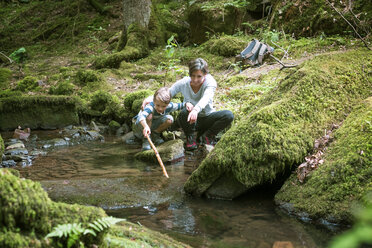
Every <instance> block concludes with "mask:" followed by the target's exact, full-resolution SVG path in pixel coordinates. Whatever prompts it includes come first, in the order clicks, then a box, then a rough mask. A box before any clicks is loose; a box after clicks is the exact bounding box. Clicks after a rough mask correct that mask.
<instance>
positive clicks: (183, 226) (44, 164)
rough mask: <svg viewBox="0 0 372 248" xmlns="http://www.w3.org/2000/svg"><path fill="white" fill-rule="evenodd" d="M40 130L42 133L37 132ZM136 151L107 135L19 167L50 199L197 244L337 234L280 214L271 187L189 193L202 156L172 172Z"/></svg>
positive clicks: (302, 241) (301, 243)
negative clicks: (217, 194)
mask: <svg viewBox="0 0 372 248" xmlns="http://www.w3.org/2000/svg"><path fill="white" fill-rule="evenodd" d="M2 135H3V137H5V138H6V136H7V135H6V134H5V135H4V134H2ZM42 136H43V134H42V132H40V133H39V134H38V137H39V138H40V137H41V138H42ZM46 136H48V137H49V136H50V135H46ZM26 146H27V145H26ZM138 151H139V148H138V147H133V146H127V145H124V144H123V142H122V141H120V140H118V139H115V138H112V137H105V142H98V141H92V142H88V143H84V144H78V145H73V146H65V147H59V148H56V149H53V150H50V151H48V153H47V155H45V156H39V157H37V158H36V159H34V160H33V163H32V165H31V166H23V167H20V166H17V167H15V168H16V169H18V170H19V171H20V173H21V176H22V177H25V178H28V179H32V180H36V181H40V182H41V184H42V186H43V188H44V189H45V190H46V191H47V192H48V194H49V196H50V197H51V198H52V199H53V200H56V201H64V202H67V203H79V204H86V205H94V206H99V207H102V208H103V209H105V211H106V212H107V214H109V215H112V216H115V217H121V218H125V219H127V220H128V221H131V222H133V223H137V224H139V225H143V226H146V227H148V228H150V229H153V230H156V231H160V232H162V233H166V234H168V235H169V236H171V237H173V238H174V239H176V240H179V241H181V242H184V243H186V244H189V245H191V246H192V247H252V248H255V247H257V248H266V247H267V248H271V247H273V245H274V243H275V242H278V241H283V242H291V243H292V244H293V246H294V247H296V248H297V247H311V248H313V247H315V248H318V247H319V248H320V247H326V245H327V243H328V242H329V240H330V239H331V238H332V236H333V235H334V234H332V232H330V231H329V230H328V229H325V228H322V227H317V226H314V225H312V224H310V223H305V222H300V221H298V220H297V219H295V218H293V217H290V216H288V215H287V214H285V213H283V212H282V211H281V210H280V209H278V207H276V206H275V204H274V202H273V196H274V194H275V192H271V191H268V190H264V189H262V190H259V191H258V192H254V193H251V194H249V195H244V196H242V197H240V198H238V199H235V200H233V201H223V200H212V199H206V198H194V197H190V196H188V195H186V194H185V193H184V192H183V184H184V182H185V181H186V180H187V178H188V176H189V175H190V174H191V173H192V171H193V170H194V169H195V168H196V167H197V164H198V161H195V159H194V158H193V157H192V156H190V155H186V157H185V158H184V159H183V160H182V161H179V162H177V163H173V164H166V169H167V172H168V174H169V177H170V178H169V179H167V178H165V176H164V175H163V174H162V169H161V167H160V166H159V165H158V164H156V163H145V162H141V161H137V160H135V159H134V154H136V153H137V152H138Z"/></svg>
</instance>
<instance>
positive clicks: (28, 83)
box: [16, 76, 39, 92]
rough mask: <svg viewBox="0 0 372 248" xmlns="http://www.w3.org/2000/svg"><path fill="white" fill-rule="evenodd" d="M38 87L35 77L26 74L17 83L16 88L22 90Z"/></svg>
mask: <svg viewBox="0 0 372 248" xmlns="http://www.w3.org/2000/svg"><path fill="white" fill-rule="evenodd" d="M38 89H39V84H38V82H37V78H35V77H32V76H27V77H25V78H24V79H22V80H21V81H19V82H18V83H17V86H16V90H19V91H22V92H28V91H36V90H38Z"/></svg>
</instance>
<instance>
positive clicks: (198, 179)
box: [185, 50, 372, 195]
mask: <svg viewBox="0 0 372 248" xmlns="http://www.w3.org/2000/svg"><path fill="white" fill-rule="evenodd" d="M363 68H372V56H371V52H367V51H359V50H357V51H348V52H345V53H340V54H334V55H322V56H318V57H315V58H314V59H313V60H311V61H308V62H306V63H304V64H303V65H302V66H301V67H300V68H298V70H297V71H296V72H294V73H293V74H292V75H290V76H288V77H287V78H286V79H285V80H283V81H281V83H280V84H279V85H278V86H277V87H276V88H273V89H272V90H271V91H269V92H268V93H266V94H265V95H264V96H263V97H262V98H261V99H260V100H259V101H257V102H256V103H255V105H254V106H249V107H247V108H245V109H244V110H243V111H244V112H245V114H246V117H242V119H241V120H240V121H239V122H238V123H237V124H236V125H234V126H233V127H232V128H231V129H230V130H228V131H227V132H226V133H225V135H224V136H222V138H221V140H220V141H219V142H218V143H217V145H216V147H215V149H214V150H213V151H212V152H211V153H210V154H209V155H208V156H207V158H206V159H204V161H203V162H202V163H201V165H200V166H199V168H198V169H196V170H195V171H194V172H193V173H192V175H191V176H190V177H189V179H188V180H187V182H186V184H185V191H186V192H188V193H191V194H195V195H202V194H203V193H204V192H205V191H206V190H207V189H208V188H209V187H211V186H212V185H213V184H214V182H215V181H216V180H217V179H218V178H219V177H221V176H222V175H223V174H225V173H227V172H229V171H231V172H232V174H233V175H234V177H235V178H236V179H237V180H238V181H239V182H241V183H242V184H243V185H245V186H246V187H247V188H248V189H251V188H254V187H256V186H259V185H265V184H270V183H271V182H273V181H274V180H283V178H282V176H283V175H284V174H285V173H286V172H288V171H289V170H291V169H292V167H293V166H294V165H298V164H299V163H301V162H302V161H303V159H304V157H305V156H306V155H307V154H308V153H309V152H311V151H312V148H313V142H314V140H315V139H317V138H319V137H320V136H322V133H323V132H324V129H327V128H328V127H330V126H331V124H332V123H334V122H338V121H341V120H343V119H344V118H345V116H346V115H347V114H349V113H350V111H351V109H352V108H353V106H354V105H355V104H357V103H359V102H360V101H361V100H363V99H365V98H367V97H368V96H369V95H370V83H369V82H370V81H371V76H370V75H368V74H366V73H363ZM364 70H365V69H364Z"/></svg>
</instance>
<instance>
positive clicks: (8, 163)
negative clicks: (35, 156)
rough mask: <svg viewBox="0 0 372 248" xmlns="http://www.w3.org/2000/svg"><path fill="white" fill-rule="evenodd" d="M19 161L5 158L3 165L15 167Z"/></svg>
mask: <svg viewBox="0 0 372 248" xmlns="http://www.w3.org/2000/svg"><path fill="white" fill-rule="evenodd" d="M16 165H17V163H16V162H15V161H14V160H5V161H3V162H2V163H1V166H2V167H5V168H8V167H14V166H16Z"/></svg>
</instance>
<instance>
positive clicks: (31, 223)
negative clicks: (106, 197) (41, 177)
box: [0, 169, 105, 247]
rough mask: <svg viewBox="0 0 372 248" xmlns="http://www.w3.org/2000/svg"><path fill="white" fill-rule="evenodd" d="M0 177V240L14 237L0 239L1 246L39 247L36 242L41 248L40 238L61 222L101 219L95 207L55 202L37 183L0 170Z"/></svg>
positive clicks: (42, 239)
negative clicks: (0, 204)
mask: <svg viewBox="0 0 372 248" xmlns="http://www.w3.org/2000/svg"><path fill="white" fill-rule="evenodd" d="M0 178H1V180H0V183H1V187H0V191H1V194H0V198H1V203H2V206H1V216H2V217H1V218H0V224H1V226H2V230H1V231H0V233H1V235H0V237H4V236H7V235H9V236H11V237H14V238H16V239H14V240H11V239H9V238H1V239H0V246H1V247H17V245H18V244H27V245H25V246H24V247H41V246H40V245H38V244H40V243H41V244H44V246H45V240H44V236H45V235H46V234H48V233H49V232H50V231H51V230H52V227H54V226H56V225H58V224H63V223H79V222H85V223H89V222H93V221H94V220H96V219H98V218H100V217H103V216H105V212H104V211H103V210H102V209H99V208H94V207H85V206H78V205H68V204H64V203H55V202H53V201H51V200H50V199H49V197H48V195H47V193H46V192H45V191H44V190H43V189H42V187H41V185H40V184H39V183H37V182H33V181H31V180H24V179H20V178H18V177H17V176H15V175H13V173H11V172H10V171H8V170H6V169H0ZM19 196H22V197H19ZM3 234H7V235H3Z"/></svg>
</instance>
